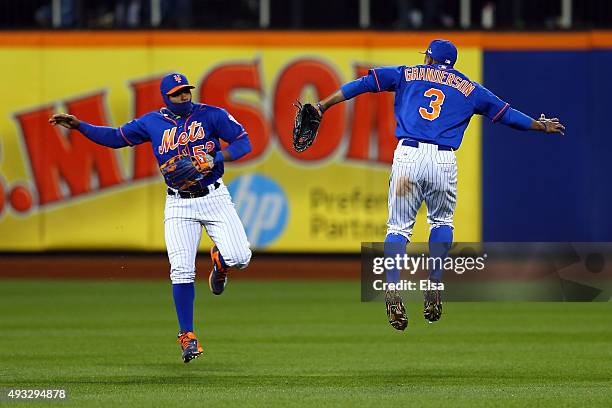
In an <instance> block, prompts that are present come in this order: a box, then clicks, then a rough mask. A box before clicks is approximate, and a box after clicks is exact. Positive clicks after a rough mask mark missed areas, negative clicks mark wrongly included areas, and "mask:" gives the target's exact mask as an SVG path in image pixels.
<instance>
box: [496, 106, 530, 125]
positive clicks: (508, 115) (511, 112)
mask: <svg viewBox="0 0 612 408" xmlns="http://www.w3.org/2000/svg"><path fill="white" fill-rule="evenodd" d="M499 122H500V123H503V124H504V125H506V126H510V127H511V128H514V129H518V130H529V129H531V123H532V122H533V119H532V118H530V117H529V116H527V115H525V114H524V113H523V112H521V111H518V110H516V109H512V108H508V109H507V110H506V112H505V113H504V114H503V116H502V117H501V118H500V119H499Z"/></svg>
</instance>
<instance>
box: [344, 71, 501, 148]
mask: <svg viewBox="0 0 612 408" xmlns="http://www.w3.org/2000/svg"><path fill="white" fill-rule="evenodd" d="M362 81H363V82H362V83H363V86H367V87H368V89H369V90H370V91H371V92H381V91H392V92H395V118H396V122H397V126H396V128H395V135H396V136H397V137H398V138H402V137H411V138H413V139H417V140H421V141H424V142H428V143H435V144H438V145H442V146H450V147H452V148H453V149H458V148H459V146H460V145H461V141H462V139H463V133H464V132H465V129H466V127H467V125H468V123H469V122H470V118H471V117H472V115H474V114H479V115H484V116H486V117H488V118H489V119H491V120H492V121H494V122H495V121H496V120H498V119H499V118H500V117H501V116H502V115H503V113H504V112H505V111H506V110H507V109H508V106H509V105H508V104H507V103H505V102H504V101H502V100H501V99H499V98H498V97H497V96H495V95H494V94H493V93H492V92H490V91H489V90H488V89H486V88H485V87H484V86H482V85H480V84H478V83H475V82H472V81H470V79H469V78H468V77H467V76H465V75H464V74H462V73H461V72H459V71H457V70H456V69H454V68H452V67H449V66H446V65H439V64H435V65H417V66H412V67H407V66H403V65H402V66H391V67H380V68H374V69H371V70H370V72H369V73H368V75H367V76H365V77H363V78H362ZM345 96H346V95H345Z"/></svg>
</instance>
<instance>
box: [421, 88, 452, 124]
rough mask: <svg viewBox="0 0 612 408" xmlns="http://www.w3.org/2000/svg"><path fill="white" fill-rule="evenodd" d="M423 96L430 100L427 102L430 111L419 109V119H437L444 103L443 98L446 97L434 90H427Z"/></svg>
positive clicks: (439, 91)
mask: <svg viewBox="0 0 612 408" xmlns="http://www.w3.org/2000/svg"><path fill="white" fill-rule="evenodd" d="M423 95H424V96H426V97H428V98H432V99H431V102H429V109H431V111H429V110H428V109H427V108H423V107H420V108H419V113H420V114H421V117H422V118H423V119H427V120H435V119H437V118H438V116H440V111H441V110H442V104H443V103H444V98H446V95H444V92H442V91H441V90H439V89H436V88H429V89H428V90H426V91H425V93H424V94H423Z"/></svg>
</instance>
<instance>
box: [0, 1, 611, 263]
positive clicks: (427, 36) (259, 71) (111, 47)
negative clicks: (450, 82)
mask: <svg viewBox="0 0 612 408" xmlns="http://www.w3.org/2000/svg"><path fill="white" fill-rule="evenodd" d="M230 3H231V4H230ZM319 3H321V4H319ZM319 3H318V2H317V1H312V2H308V3H307V4H306V2H303V1H299V0H295V1H289V2H280V1H274V0H269V1H229V2H228V1H224V2H217V1H196V0H192V1H187V0H183V1H173V2H166V1H164V0H154V1H118V0H117V1H96V2H90V1H87V2H85V1H77V0H56V1H23V2H20V3H19V4H11V5H9V4H8V3H7V2H2V5H1V6H0V28H2V29H3V30H4V31H2V32H1V33H0V58H1V60H2V61H3V64H2V66H1V67H0V75H2V77H3V78H5V84H4V87H3V95H4V97H3V98H2V100H1V101H0V251H4V252H14V251H34V252H38V251H48V250H62V251H66V250H68V251H74V250H76V251H82V250H110V251H118V250H119V251H123V250H130V251H163V250H164V245H163V203H164V198H165V189H164V187H163V182H162V180H161V177H160V176H159V174H158V170H157V168H156V165H155V163H154V162H153V160H152V155H151V153H150V146H149V145H148V144H147V145H143V146H139V147H136V148H126V149H122V150H118V151H113V150H110V149H105V148H100V147H98V146H96V145H94V144H93V143H90V142H88V141H87V140H85V139H84V138H82V137H80V136H79V135H75V134H71V133H67V132H62V131H59V130H58V129H54V128H52V127H50V126H49V125H48V124H47V122H46V121H47V118H48V117H49V116H50V115H51V114H52V113H54V112H60V111H67V112H71V113H73V114H76V115H77V116H79V117H80V118H82V119H84V120H86V121H89V122H91V123H94V124H100V125H108V126H119V125H121V124H123V123H125V122H127V121H129V120H130V119H131V118H133V117H137V116H140V115H142V114H143V113H145V112H148V111H150V110H154V109H157V108H159V107H160V106H161V98H160V96H159V92H158V84H159V79H160V78H161V77H162V76H163V75H165V74H166V73H168V72H172V71H181V72H184V73H186V74H187V75H188V77H189V78H190V80H191V82H192V83H194V85H195V86H196V89H195V90H194V99H196V100H198V101H202V102H205V103H210V104H213V105H219V106H223V107H225V108H227V109H228V110H229V111H230V112H232V113H233V114H234V116H235V117H236V118H237V119H238V120H239V121H240V122H242V123H243V124H244V125H245V127H246V129H247V131H248V132H249V134H250V136H251V139H252V140H253V144H254V147H255V149H254V152H253V154H252V155H250V156H249V157H247V158H245V159H244V160H243V161H241V162H239V163H236V164H234V165H233V166H231V168H230V169H229V170H228V172H227V175H226V177H224V179H225V182H226V184H228V185H229V188H230V191H231V192H232V195H233V198H234V201H235V202H236V205H237V207H238V211H239V213H240V215H241V218H242V219H243V222H244V224H245V227H246V228H247V232H248V234H249V238H250V241H251V242H252V244H253V246H254V247H255V249H256V250H257V251H259V252H270V253H302V252H307V253H313V252H314V253H320V252H329V253H356V252H358V251H359V248H360V242H362V241H380V240H382V239H383V238H384V234H385V222H386V215H387V214H386V211H387V206H386V195H387V185H388V176H389V169H390V163H391V159H392V152H393V148H394V138H393V126H394V120H393V114H392V103H393V99H392V95H391V94H377V95H363V96H360V97H358V98H356V99H355V100H354V101H352V102H350V103H346V104H343V105H341V106H338V107H335V108H334V109H333V110H330V112H328V113H327V114H326V116H325V120H324V122H323V127H322V129H321V133H320V136H319V138H318V140H317V142H316V144H315V145H314V146H313V148H312V149H311V150H309V151H308V152H307V153H306V154H302V155H298V154H296V153H294V152H293V151H292V150H291V148H290V139H291V127H292V125H293V116H294V112H295V109H294V108H293V107H292V106H291V105H292V102H293V101H295V100H296V99H300V100H304V101H314V100H316V99H317V98H318V97H323V96H325V95H327V94H328V93H330V92H332V91H333V90H335V89H336V88H337V87H338V86H340V85H341V84H342V83H344V82H347V81H349V80H352V79H353V78H355V77H358V76H360V75H363V74H364V73H365V72H366V70H367V68H368V67H371V66H379V65H400V64H402V65H411V64H417V63H420V62H421V61H422V55H420V54H419V53H418V52H419V51H422V50H423V49H424V48H425V47H426V46H427V44H428V43H429V41H430V40H431V39H433V38H440V37H443V38H448V39H450V40H453V41H454V42H455V43H456V44H457V45H458V47H459V53H460V54H459V61H458V63H457V68H458V69H459V70H461V71H463V72H465V73H466V74H467V75H468V76H470V78H471V79H473V80H474V81H478V82H482V83H483V84H484V85H485V86H487V87H488V88H490V89H491V90H493V92H495V93H496V94H497V95H499V96H500V97H501V98H502V99H504V100H506V101H508V102H510V103H511V105H512V106H514V107H515V108H517V109H520V110H522V111H524V112H526V113H528V114H530V115H531V116H532V117H537V116H538V115H539V114H540V113H542V112H544V113H546V114H547V115H550V116H557V117H560V118H561V120H562V121H563V122H564V123H565V124H566V126H567V134H566V136H565V137H558V136H549V135H544V134H540V133H527V132H525V133H521V132H516V131H513V130H510V129H507V128H504V127H503V126H501V125H493V124H490V123H489V121H488V120H486V119H485V120H481V119H480V118H474V119H473V120H472V122H471V124H470V126H469V128H468V131H467V133H466V137H465V139H464V144H463V145H462V147H461V149H460V150H459V151H458V152H457V154H458V158H459V181H460V185H459V200H458V207H457V213H456V218H455V226H456V240H458V241H480V240H485V241H610V240H612V221H611V220H610V218H609V217H607V209H608V208H609V207H610V206H611V205H612V193H611V192H610V188H609V185H610V183H609V180H608V175H609V174H612V164H611V163H610V161H609V160H607V156H608V154H609V152H610V151H612V142H611V141H610V138H609V137H608V131H607V129H606V126H605V124H604V121H605V118H606V113H605V111H604V109H605V107H606V102H605V98H606V96H607V95H608V94H609V93H610V91H612V85H610V84H609V83H608V82H607V81H606V80H605V75H604V72H605V70H606V67H607V66H609V63H610V62H611V59H612V32H610V31H606V29H608V28H610V22H611V21H612V5H610V4H609V2H607V1H599V2H598V1H591V2H577V1H567V0H557V1H552V0H551V1H531V2H529V3H528V4H527V2H521V1H513V2H509V1H508V2H506V1H501V0H500V1H474V0H472V1H459V2H447V1H427V2H425V1H421V2H419V1H399V0H398V1H388V2H369V1H337V2H327V3H329V4H326V3H324V2H319ZM318 10H325V13H321V12H320V11H318ZM321 29H325V30H326V31H319V30H321ZM430 29H435V30H437V31H423V30H430ZM505 30H512V31H505ZM525 30H529V31H525ZM535 30H537V31H535ZM424 213H425V211H424V208H423V209H422V213H421V216H420V217H419V222H418V225H417V226H416V228H415V234H414V237H413V240H414V241H426V240H427V231H428V228H427V225H426V223H425V217H424V215H425V214H424ZM208 245H209V243H208V242H207V241H206V240H203V243H202V246H203V247H207V246H208Z"/></svg>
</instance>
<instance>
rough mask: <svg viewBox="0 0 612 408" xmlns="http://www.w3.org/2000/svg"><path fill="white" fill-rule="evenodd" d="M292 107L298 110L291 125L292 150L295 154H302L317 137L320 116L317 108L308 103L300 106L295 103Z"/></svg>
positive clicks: (298, 103)
mask: <svg viewBox="0 0 612 408" xmlns="http://www.w3.org/2000/svg"><path fill="white" fill-rule="evenodd" d="M293 106H295V107H296V108H297V109H298V111H297V113H296V114H295V124H294V125H293V148H294V149H295V151H296V152H303V151H304V150H306V149H308V148H309V147H310V145H312V142H314V140H315V138H316V137H317V132H318V131H319V125H320V124H321V115H320V114H319V111H318V110H317V108H315V107H314V106H313V105H311V104H309V103H307V104H304V105H302V104H301V103H300V102H296V103H294V104H293Z"/></svg>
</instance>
